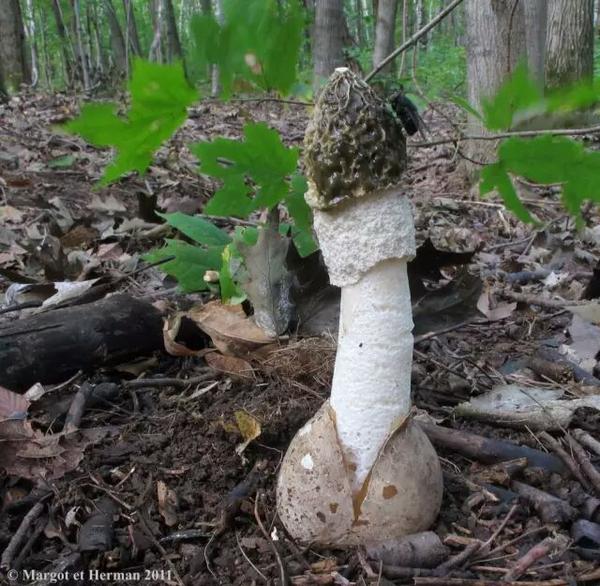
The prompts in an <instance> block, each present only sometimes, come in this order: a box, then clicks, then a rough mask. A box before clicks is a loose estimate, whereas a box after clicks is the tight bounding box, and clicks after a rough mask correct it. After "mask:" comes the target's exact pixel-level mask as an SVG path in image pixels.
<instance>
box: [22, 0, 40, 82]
mask: <svg viewBox="0 0 600 586" xmlns="http://www.w3.org/2000/svg"><path fill="white" fill-rule="evenodd" d="M23 24H24V29H25V36H26V38H27V42H28V44H29V55H30V57H29V59H30V61H29V63H30V67H31V69H30V70H31V87H35V86H36V85H37V84H38V81H39V78H40V73H39V67H38V44H37V34H36V30H35V18H34V13H33V0H26V1H25V15H24V17H23Z"/></svg>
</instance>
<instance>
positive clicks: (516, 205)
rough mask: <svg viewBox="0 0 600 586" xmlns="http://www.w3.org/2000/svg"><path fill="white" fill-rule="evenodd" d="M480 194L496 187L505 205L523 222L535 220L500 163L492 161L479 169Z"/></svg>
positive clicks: (484, 193)
mask: <svg viewBox="0 0 600 586" xmlns="http://www.w3.org/2000/svg"><path fill="white" fill-rule="evenodd" d="M479 189H480V193H481V195H482V196H483V195H486V194H487V193H489V192H490V191H492V190H494V189H497V190H498V193H499V194H500V196H501V197H502V199H503V200H504V203H505V204H506V207H507V208H508V209H509V210H511V211H512V212H513V213H514V214H515V215H516V216H517V217H518V218H519V219H520V220H522V221H523V222H528V223H534V222H535V220H534V219H533V217H532V216H531V214H530V213H529V211H528V210H527V208H526V207H525V206H524V205H523V204H522V202H521V200H520V199H519V196H518V195H517V192H516V191H515V187H514V185H513V184H512V180H511V178H510V177H509V175H508V173H507V172H506V169H505V168H504V167H503V166H502V164H501V163H494V164H493V165H488V166H487V167H484V169H483V170H482V171H481V183H480V185H479Z"/></svg>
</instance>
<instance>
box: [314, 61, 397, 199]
mask: <svg viewBox="0 0 600 586" xmlns="http://www.w3.org/2000/svg"><path fill="white" fill-rule="evenodd" d="M304 163H305V166H306V172H307V177H308V192H307V194H306V201H307V202H308V203H309V205H311V206H312V207H314V208H318V209H327V208H331V207H334V206H336V205H338V204H339V203H341V202H343V201H344V200H347V199H351V198H356V197H362V196H364V195H367V194H369V193H371V192H373V191H378V190H381V189H385V188H387V187H391V186H394V185H396V184H397V183H398V182H399V179H400V177H401V175H402V173H403V172H404V170H405V169H406V140H405V138H404V134H403V132H402V127H401V126H400V124H399V123H398V121H397V120H396V118H395V117H394V116H393V114H392V113H391V111H390V110H389V108H388V106H387V104H386V102H385V101H384V100H382V99H381V98H380V97H379V96H378V95H377V94H376V93H375V92H374V91H373V90H372V89H371V88H370V87H369V86H368V85H367V84H366V83H365V82H364V81H362V80H361V79H360V78H359V77H358V76H356V75H355V74H354V73H352V72H351V71H350V70H349V69H347V68H339V69H336V70H335V72H334V73H333V74H332V75H331V77H330V78H329V80H328V82H327V84H326V85H325V86H324V87H323V89H322V90H321V93H320V95H319V98H318V100H317V103H316V106H315V110H314V114H313V117H312V119H311V121H310V122H309V124H308V128H307V130H306V135H305V138H304Z"/></svg>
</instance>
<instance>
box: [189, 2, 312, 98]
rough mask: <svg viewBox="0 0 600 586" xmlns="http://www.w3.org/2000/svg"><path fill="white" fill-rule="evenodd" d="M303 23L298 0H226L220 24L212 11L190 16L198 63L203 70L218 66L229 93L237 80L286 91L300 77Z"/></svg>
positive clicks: (224, 91) (223, 90) (225, 91)
mask: <svg viewBox="0 0 600 586" xmlns="http://www.w3.org/2000/svg"><path fill="white" fill-rule="evenodd" d="M304 24H305V23H304V16H303V13H302V9H301V7H300V2H298V1H297V0H244V2H240V1H239V0H226V2H225V4H224V10H223V22H222V23H219V22H218V21H217V19H216V18H215V17H214V16H211V15H202V16H200V15H199V16H195V17H194V18H193V19H192V22H191V39H192V45H193V53H194V62H195V64H197V65H198V69H199V71H205V72H206V71H208V67H207V66H208V65H213V64H214V65H217V66H218V71H219V81H220V85H221V95H222V96H223V97H225V98H226V97H228V96H230V95H231V93H232V91H233V88H234V82H235V81H236V79H243V80H245V81H248V82H251V83H253V84H255V85H256V86H258V87H259V88H261V89H263V90H266V91H269V90H277V91H278V92H280V93H281V94H284V95H285V94H287V93H289V91H290V90H291V88H292V86H293V85H294V83H295V82H296V67H297V64H298V58H299V53H300V47H301V45H302V41H303V35H304Z"/></svg>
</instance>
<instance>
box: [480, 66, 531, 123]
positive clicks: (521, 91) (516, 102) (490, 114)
mask: <svg viewBox="0 0 600 586" xmlns="http://www.w3.org/2000/svg"><path fill="white" fill-rule="evenodd" d="M542 101H543V94H542V90H541V89H540V88H539V86H538V85H537V84H536V83H535V81H534V80H533V79H532V77H531V76H530V75H529V72H528V69H527V65H526V64H525V63H521V64H519V65H518V66H517V67H516V68H515V70H514V71H513V73H512V75H511V76H510V77H509V78H508V79H507V80H506V81H505V82H504V83H503V84H502V85H501V86H500V89H499V90H498V92H497V93H496V95H495V96H494V97H493V99H489V100H483V104H482V109H483V114H484V117H485V123H486V126H487V128H488V129H489V130H508V129H509V128H511V127H512V125H513V122H514V119H515V115H516V113H517V112H521V111H523V110H526V109H528V108H531V107H534V106H536V105H537V106H538V107H539V106H540V105H541V104H542Z"/></svg>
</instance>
